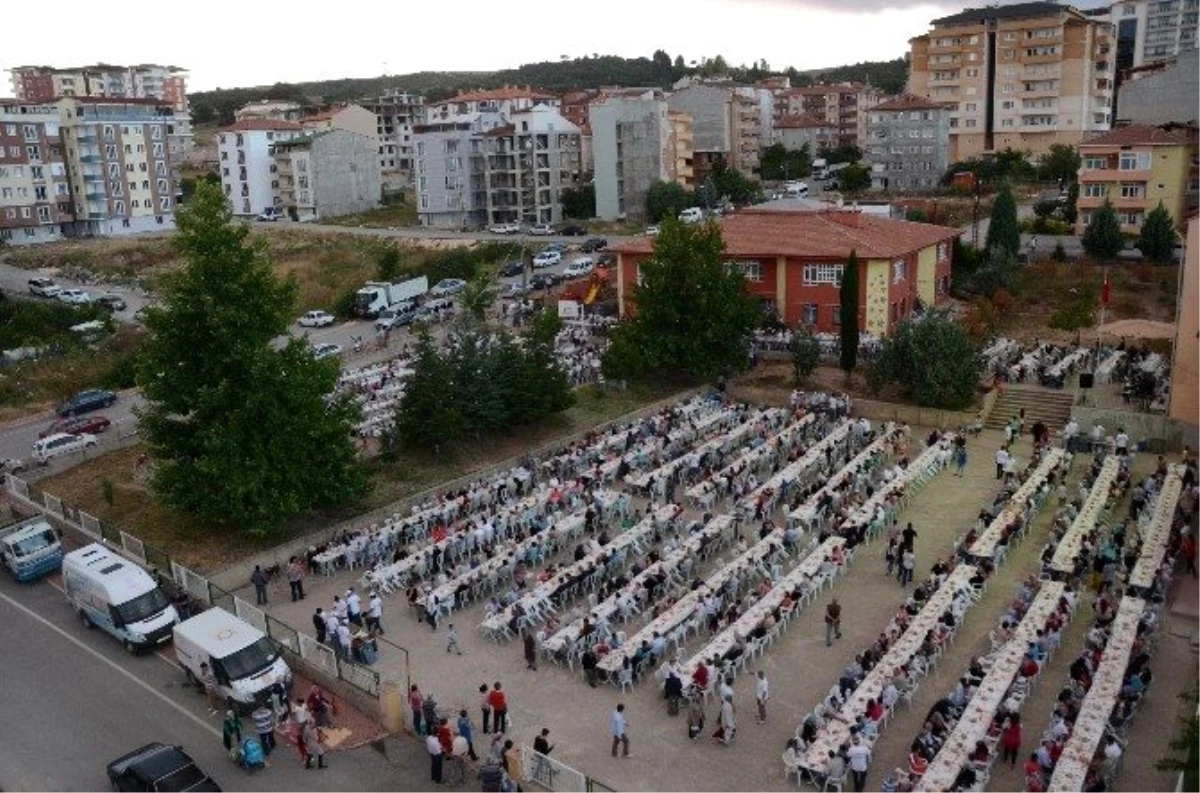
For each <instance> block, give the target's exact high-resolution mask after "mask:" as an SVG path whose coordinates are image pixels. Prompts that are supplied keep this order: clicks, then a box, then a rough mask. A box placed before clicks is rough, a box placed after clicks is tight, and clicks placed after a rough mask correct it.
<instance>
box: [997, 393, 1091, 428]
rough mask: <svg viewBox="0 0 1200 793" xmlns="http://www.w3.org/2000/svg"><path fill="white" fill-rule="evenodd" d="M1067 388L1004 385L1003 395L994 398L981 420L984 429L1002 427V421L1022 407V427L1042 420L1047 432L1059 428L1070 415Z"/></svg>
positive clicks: (1030, 425) (1071, 401) (1071, 395)
mask: <svg viewBox="0 0 1200 793" xmlns="http://www.w3.org/2000/svg"><path fill="white" fill-rule="evenodd" d="M1074 401H1075V398H1074V395H1073V392H1071V391H1052V390H1050V389H1047V388H1039V387H1037V386H1012V385H1009V386H1005V388H1004V395H1003V396H1001V397H1000V398H999V399H997V400H996V405H995V407H993V408H992V412H991V413H990V414H988V418H987V422H986V423H985V424H984V426H985V427H987V428H988V429H1004V425H1005V424H1007V423H1008V422H1009V420H1010V419H1012V418H1013V417H1014V416H1017V415H1019V414H1020V412H1021V408H1025V431H1026V432H1029V428H1030V427H1032V426H1033V424H1034V422H1036V421H1041V422H1044V423H1045V425H1046V426H1047V427H1049V428H1050V431H1051V432H1054V431H1057V430H1060V429H1062V428H1063V427H1064V426H1065V425H1066V423H1067V422H1068V421H1070V419H1071V404H1072V403H1073V402H1074Z"/></svg>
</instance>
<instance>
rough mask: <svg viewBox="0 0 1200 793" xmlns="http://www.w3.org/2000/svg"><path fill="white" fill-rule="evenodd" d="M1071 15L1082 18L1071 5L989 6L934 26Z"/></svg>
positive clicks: (957, 15) (942, 19)
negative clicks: (1063, 14)
mask: <svg viewBox="0 0 1200 793" xmlns="http://www.w3.org/2000/svg"><path fill="white" fill-rule="evenodd" d="M1062 13H1071V14H1075V15H1077V16H1080V17H1082V14H1080V13H1079V11H1077V10H1076V9H1075V8H1073V7H1071V6H1069V5H1062V4H1059V3H1050V2H1034V3H1015V4H1013V5H1006V6H988V7H986V8H968V9H966V10H965V11H962V12H960V13H958V14H951V15H950V16H948V17H941V18H940V19H935V20H933V22H932V23H931V24H932V25H934V26H935V27H936V26H939V25H971V24H975V23H977V22H985V21H988V20H993V19H994V20H1006V19H1031V18H1035V17H1047V16H1054V17H1056V16H1058V15H1059V14H1062Z"/></svg>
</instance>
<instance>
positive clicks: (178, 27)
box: [0, 0, 1099, 95]
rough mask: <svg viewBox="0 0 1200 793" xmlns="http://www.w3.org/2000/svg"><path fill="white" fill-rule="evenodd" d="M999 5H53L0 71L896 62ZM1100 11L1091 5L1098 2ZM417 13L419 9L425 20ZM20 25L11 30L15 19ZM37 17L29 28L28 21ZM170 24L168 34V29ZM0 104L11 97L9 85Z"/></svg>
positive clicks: (238, 76) (789, 1)
mask: <svg viewBox="0 0 1200 793" xmlns="http://www.w3.org/2000/svg"><path fill="white" fill-rule="evenodd" d="M995 1H996V0H986V1H984V0H981V1H980V2H974V3H969V2H967V0H958V1H957V2H955V1H954V0H909V1H907V2H906V0H604V2H586V3H585V2H581V1H580V0H509V2H506V3H503V2H502V3H497V2H495V1H494V0H457V2H455V3H453V4H452V5H447V6H446V8H447V9H448V10H451V11H452V13H453V16H452V17H451V18H448V19H447V18H442V17H440V16H439V6H438V4H436V3H422V2H417V1H416V0H342V2H341V3H340V4H333V3H318V2H316V0H300V2H289V3H285V4H279V3H271V2H266V3H256V2H247V0H204V1H203V2H200V3H189V4H186V5H185V6H183V7H184V8H186V9H187V10H186V12H185V13H183V14H180V13H179V12H178V11H176V10H175V9H176V8H178V7H179V6H178V5H176V4H173V3H166V2H163V3H161V4H159V5H157V6H156V10H155V11H154V13H149V14H103V13H96V6H95V4H94V3H93V2H90V0H57V2H56V3H55V4H54V14H55V16H56V17H59V18H61V19H68V20H86V23H82V24H64V25H57V26H55V27H54V28H53V30H52V31H51V33H50V34H48V35H42V36H34V35H20V36H8V37H6V38H5V41H4V45H3V47H0V71H4V70H7V69H11V68H12V67H14V66H20V65H31V64H32V65H49V66H57V67H65V66H80V65H86V64H90V63H96V62H105V63H119V64H132V63H165V64H171V65H175V66H181V67H184V68H186V69H187V70H188V71H189V74H190V77H189V81H188V88H189V91H205V90H211V89H213V88H234V87H243V86H256V85H270V84H272V83H275V82H303V81H309V80H323V79H336V78H340V77H375V76H378V75H381V74H394V75H395V74H407V73H410V72H417V71H492V70H496V69H504V68H510V67H516V66H519V65H520V64H522V63H531V62H537V61H545V60H558V59H560V58H561V57H562V56H564V55H565V56H568V57H570V58H574V57H579V56H584V55H591V54H593V53H598V54H601V55H621V56H625V57H637V56H645V57H649V56H650V55H651V54H652V53H653V52H654V51H655V50H656V49H663V50H665V51H667V52H668V53H669V54H670V55H671V57H672V58H674V57H675V56H676V55H683V57H684V59H685V60H687V61H692V60H697V59H699V58H702V57H705V56H715V55H717V54H720V55H723V56H724V57H725V60H726V61H727V62H729V63H731V64H734V65H738V64H742V63H746V64H749V63H752V62H754V61H757V60H760V59H762V58H765V59H766V60H767V63H768V64H769V65H770V66H771V68H773V69H778V70H782V69H785V68H787V67H788V66H795V67H796V68H797V69H801V70H804V69H813V68H820V67H830V66H841V65H845V64H850V63H855V62H858V61H864V60H888V59H891V58H896V57H899V56H901V55H903V54H904V53H905V52H906V51H907V50H908V39H909V38H911V37H913V36H917V35H920V34H922V33H925V32H927V30H928V28H929V21H930V20H931V19H934V18H936V17H939V16H944V15H946V14H950V13H954V12H956V11H959V10H961V9H962V8H964V7H966V6H969V5H974V6H982V5H985V4H987V2H995ZM1098 1H1099V0H1083V3H1082V4H1083V5H1096V4H1097V2H1098ZM416 9H420V10H416ZM9 11H10V15H9V16H8V18H7V20H6V21H8V22H15V23H16V24H14V25H12V29H13V30H31V29H35V28H36V27H38V26H37V25H36V24H34V22H35V20H34V19H33V18H32V17H33V15H34V14H41V13H42V11H41V10H40V9H39V8H38V7H37V6H36V5H35V4H29V3H25V4H18V5H17V6H15V7H14V8H12V9H10V10H9ZM14 11H15V13H16V15H17V17H18V18H17V19H15V20H14V19H13V18H12V16H11V13H12V12H14ZM24 14H28V15H30V17H31V19H30V20H29V22H30V24H29V25H21V24H20V22H21V20H20V19H19V18H20V17H21V16H22V15H24ZM164 26H165V29H164ZM0 80H3V81H4V82H3V83H0V85H2V86H3V87H2V88H0V95H6V94H9V93H11V88H10V87H9V84H8V82H7V74H4V75H3V76H2V77H0Z"/></svg>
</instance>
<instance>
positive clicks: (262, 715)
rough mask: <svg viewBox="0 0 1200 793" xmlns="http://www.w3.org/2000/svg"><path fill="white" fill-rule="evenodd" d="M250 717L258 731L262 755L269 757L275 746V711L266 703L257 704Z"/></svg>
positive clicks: (255, 729)
mask: <svg viewBox="0 0 1200 793" xmlns="http://www.w3.org/2000/svg"><path fill="white" fill-rule="evenodd" d="M250 719H251V720H252V721H253V722H254V731H255V732H257V733H258V742H259V743H261V744H262V748H263V755H265V756H267V757H269V756H270V755H271V750H272V749H274V748H275V711H273V710H272V709H271V708H270V707H268V706H267V705H266V704H263V705H259V706H258V707H257V708H255V709H254V711H253V712H252V713H251V714H250Z"/></svg>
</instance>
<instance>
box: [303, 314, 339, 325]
mask: <svg viewBox="0 0 1200 793" xmlns="http://www.w3.org/2000/svg"><path fill="white" fill-rule="evenodd" d="M335 319H336V318H335V317H334V316H333V314H330V313H329V312H328V311H309V312H308V313H307V314H305V315H304V316H302V317H300V319H299V321H298V322H299V325H300V327H302V328H326V327H329V326H330V325H332V324H333V323H334V321H335Z"/></svg>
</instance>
